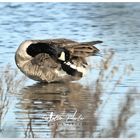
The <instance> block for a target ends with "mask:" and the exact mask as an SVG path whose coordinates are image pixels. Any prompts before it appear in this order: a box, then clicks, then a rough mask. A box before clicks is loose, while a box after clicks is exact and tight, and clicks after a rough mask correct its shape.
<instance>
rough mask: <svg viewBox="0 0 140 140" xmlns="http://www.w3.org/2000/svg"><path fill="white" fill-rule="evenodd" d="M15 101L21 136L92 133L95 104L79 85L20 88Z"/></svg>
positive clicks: (57, 135) (94, 120) (81, 134)
mask: <svg viewBox="0 0 140 140" xmlns="http://www.w3.org/2000/svg"><path fill="white" fill-rule="evenodd" d="M18 98H19V100H18V103H17V104H16V108H17V109H16V112H15V113H16V116H17V126H18V130H20V131H21V132H22V133H23V134H24V137H40V138H41V137H92V134H93V132H96V125H97V124H96V123H97V118H96V115H95V112H96V110H97V108H98V106H95V104H98V103H96V102H99V101H98V100H94V99H93V100H92V98H94V94H93V93H92V92H91V90H90V89H89V88H88V87H84V86H82V85H80V84H79V83H52V84H40V83H37V84H34V85H32V86H28V87H25V88H23V89H22V90H21V92H20V93H19V96H18ZM51 114H52V115H53V117H52V119H51V120H52V121H50V122H49V120H50V115H51ZM55 117H57V119H56V118H55ZM58 117H59V119H58ZM60 117H61V118H60Z"/></svg>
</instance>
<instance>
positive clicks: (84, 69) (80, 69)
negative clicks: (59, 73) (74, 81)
mask: <svg viewBox="0 0 140 140" xmlns="http://www.w3.org/2000/svg"><path fill="white" fill-rule="evenodd" d="M65 64H67V65H68V66H70V67H71V68H72V69H75V70H77V71H78V72H81V73H82V74H83V75H85V74H86V73H87V69H86V67H83V66H81V67H76V66H75V65H73V64H71V63H70V62H67V63H66V62H65Z"/></svg>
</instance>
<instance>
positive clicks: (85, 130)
mask: <svg viewBox="0 0 140 140" xmlns="http://www.w3.org/2000/svg"><path fill="white" fill-rule="evenodd" d="M139 13H140V4H139V3H0V68H1V73H2V71H3V67H4V66H5V65H6V64H7V63H10V64H12V67H13V68H17V67H16V65H15V62H14V54H15V51H16V49H17V47H18V46H19V44H20V43H21V42H22V41H23V40H26V39H49V38H69V39H73V40H76V41H91V40H102V41H103V42H104V43H102V44H100V45H97V47H98V48H99V49H100V50H101V52H102V53H103V54H104V50H107V51H108V50H109V49H111V50H113V51H114V52H115V56H114V59H113V62H112V63H111V64H110V67H113V66H118V67H119V72H117V75H116V78H115V79H111V80H110V81H109V80H108V81H103V83H102V84H103V85H104V89H103V91H102V90H101V89H96V87H95V85H96V84H97V83H95V81H96V78H97V77H98V72H99V71H100V67H96V68H94V69H91V70H90V71H89V72H88V74H87V76H86V77H84V78H83V79H82V80H80V81H78V82H74V83H65V84H64V83H55V84H49V85H46V84H45V85H44V84H37V83H36V82H34V81H32V80H28V83H27V85H26V86H23V87H22V88H21V90H20V92H18V94H16V95H12V97H10V100H11V101H10V106H9V107H8V112H7V114H6V115H5V118H4V119H3V120H2V128H3V130H2V131H1V132H0V137H40V138H44V137H140V134H139V130H140V122H139V119H140V117H139V110H140V104H139V102H138V100H137V99H139V97H140V95H139V94H138V93H139V92H138V91H135V90H134V89H133V90H131V91H129V93H130V94H127V91H128V90H129V89H130V88H136V89H138V90H139V86H140V84H139V81H140V65H139V59H140V55H139V54H140V49H139V45H140V43H139V37H140V26H139V25H140V17H139ZM101 59H102V58H101V57H98V56H97V57H94V58H90V59H89V61H90V62H91V64H92V65H93V67H94V63H96V62H97V63H98V62H99V61H100V60H101ZM129 64H132V65H133V68H134V71H133V72H132V74H131V75H130V76H125V78H124V79H123V80H122V82H121V84H119V85H118V86H117V87H116V89H115V90H114V89H113V85H114V83H115V82H116V80H117V79H118V77H119V76H121V75H123V70H124V68H125V67H126V66H127V65H129ZM133 98H134V100H135V102H133ZM129 99H131V102H130V100H129ZM125 107H126V108H125ZM131 107H132V110H131ZM131 112H133V113H131ZM51 113H53V115H54V116H59V121H54V120H53V121H52V122H50V123H48V121H49V118H47V115H48V116H50V115H51ZM62 114H63V116H62ZM74 114H75V116H74ZM132 114H133V115H132ZM70 116H71V117H72V116H73V118H72V119H71V120H70V119H69V120H68V121H66V120H67V119H68V117H70ZM79 116H81V117H83V119H82V118H81V120H74V117H79ZM118 118H120V119H118ZM124 118H125V119H124ZM118 120H119V121H118ZM7 132H8V133H7ZM108 132H110V133H111V134H110V133H109V134H110V135H109V134H108Z"/></svg>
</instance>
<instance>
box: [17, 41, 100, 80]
mask: <svg viewBox="0 0 140 140" xmlns="http://www.w3.org/2000/svg"><path fill="white" fill-rule="evenodd" d="M101 42H102V41H91V42H76V41H73V40H69V39H48V40H26V41H24V42H22V43H21V45H20V46H19V48H18V49H17V51H16V54H15V61H16V64H17V66H18V68H19V69H20V70H21V71H22V72H23V73H24V74H25V75H26V76H28V77H29V78H31V79H33V80H36V81H41V82H54V81H63V80H78V79H80V78H81V77H82V76H83V75H84V73H85V71H86V69H87V66H88V64H87V62H86V57H88V56H94V55H96V54H97V53H98V52H99V50H98V49H97V48H96V47H95V46H94V45H95V44H98V43H101Z"/></svg>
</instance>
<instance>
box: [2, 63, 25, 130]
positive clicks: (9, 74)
mask: <svg viewBox="0 0 140 140" xmlns="http://www.w3.org/2000/svg"><path fill="white" fill-rule="evenodd" d="M25 81H26V78H25V76H22V77H21V76H19V74H18V71H17V70H15V69H13V68H12V67H11V65H10V64H8V65H7V66H5V68H4V69H3V70H2V71H1V73H0V130H1V131H2V121H3V119H4V117H5V115H6V113H7V111H8V109H9V103H10V101H12V100H10V97H11V96H12V95H14V94H16V93H17V92H18V90H19V89H20V88H21V87H22V86H23V85H24V84H25Z"/></svg>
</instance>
